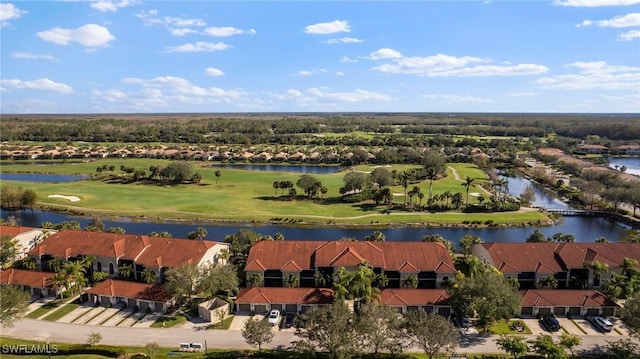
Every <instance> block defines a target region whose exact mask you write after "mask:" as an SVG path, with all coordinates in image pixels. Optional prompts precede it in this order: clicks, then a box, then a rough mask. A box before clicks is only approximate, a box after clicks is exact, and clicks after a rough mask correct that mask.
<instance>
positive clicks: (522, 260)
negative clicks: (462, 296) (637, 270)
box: [473, 243, 640, 289]
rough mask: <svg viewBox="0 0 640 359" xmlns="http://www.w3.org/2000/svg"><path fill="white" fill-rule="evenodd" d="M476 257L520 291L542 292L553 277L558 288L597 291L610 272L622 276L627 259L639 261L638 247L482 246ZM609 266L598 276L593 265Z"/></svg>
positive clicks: (546, 244)
mask: <svg viewBox="0 0 640 359" xmlns="http://www.w3.org/2000/svg"><path fill="white" fill-rule="evenodd" d="M473 254H474V255H475V256H476V257H478V258H479V259H480V260H481V261H482V262H484V263H485V264H490V265H492V266H494V267H496V268H497V269H498V270H499V271H500V272H502V274H504V276H505V277H507V278H508V277H511V278H514V279H517V280H518V283H520V289H535V288H540V281H541V280H542V278H544V277H546V276H553V277H554V278H555V279H556V280H557V281H558V288H559V289H563V288H577V289H583V288H598V287H600V285H601V283H602V280H603V279H605V278H607V277H608V276H609V275H610V272H615V273H620V272H621V271H622V265H623V263H624V260H625V258H630V259H635V260H638V261H640V244H637V243H482V244H476V245H474V246H473ZM594 262H599V263H602V264H606V265H607V266H608V268H609V273H595V272H594V270H593V269H592V268H590V265H591V264H593V263H594Z"/></svg>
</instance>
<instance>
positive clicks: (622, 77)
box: [536, 61, 640, 90]
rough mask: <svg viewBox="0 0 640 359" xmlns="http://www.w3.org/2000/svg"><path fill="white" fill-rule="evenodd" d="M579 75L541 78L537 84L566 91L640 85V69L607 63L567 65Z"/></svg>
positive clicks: (624, 87)
mask: <svg viewBox="0 0 640 359" xmlns="http://www.w3.org/2000/svg"><path fill="white" fill-rule="evenodd" d="M565 67H567V68H575V69H577V70H578V72H577V73H573V74H565V75H557V76H549V77H542V78H539V79H538V80H537V81H536V82H537V83H538V84H540V85H542V87H544V88H550V89H564V90H587V89H601V90H623V89H637V88H638V83H640V67H632V66H613V65H609V64H607V63H606V62H605V61H594V62H582V61H578V62H574V63H572V64H568V65H565Z"/></svg>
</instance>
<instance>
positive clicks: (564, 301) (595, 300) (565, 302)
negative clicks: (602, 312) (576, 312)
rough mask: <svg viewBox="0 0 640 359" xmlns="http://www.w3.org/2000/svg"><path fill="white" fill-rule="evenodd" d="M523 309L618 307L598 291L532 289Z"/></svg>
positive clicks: (527, 295) (526, 296)
mask: <svg viewBox="0 0 640 359" xmlns="http://www.w3.org/2000/svg"><path fill="white" fill-rule="evenodd" d="M520 305H521V306H522V307H555V306H559V307H587V308H595V307H617V306H618V305H617V304H616V303H614V302H613V301H611V299H609V298H607V296H605V295H604V294H602V293H600V292H598V291H597V290H575V289H531V290H527V291H525V292H524V295H523V298H522V302H521V304H520Z"/></svg>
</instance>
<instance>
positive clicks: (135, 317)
mask: <svg viewBox="0 0 640 359" xmlns="http://www.w3.org/2000/svg"><path fill="white" fill-rule="evenodd" d="M144 316H145V313H144V312H137V313H134V314H133V315H132V316H130V317H129V318H127V319H125V320H124V321H123V322H122V323H120V324H119V325H118V326H119V327H130V326H132V325H133V324H135V322H137V321H138V320H140V318H142V317H144Z"/></svg>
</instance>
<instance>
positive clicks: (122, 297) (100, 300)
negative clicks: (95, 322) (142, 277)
mask: <svg viewBox="0 0 640 359" xmlns="http://www.w3.org/2000/svg"><path fill="white" fill-rule="evenodd" d="M85 293H86V295H88V299H89V301H91V302H92V303H95V304H98V305H102V306H106V307H109V306H111V307H119V306H122V305H126V306H127V307H130V308H134V307H137V308H138V310H140V311H152V312H160V313H164V312H166V311H167V310H168V309H169V307H170V306H171V305H172V304H173V301H172V299H171V295H169V294H168V293H167V292H166V291H165V290H164V289H163V288H162V287H161V286H160V285H157V284H146V283H136V282H129V281H123V280H114V279H107V280H105V281H103V282H100V283H98V284H96V285H95V286H94V287H93V288H90V289H88V290H87V291H86V292H85Z"/></svg>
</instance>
